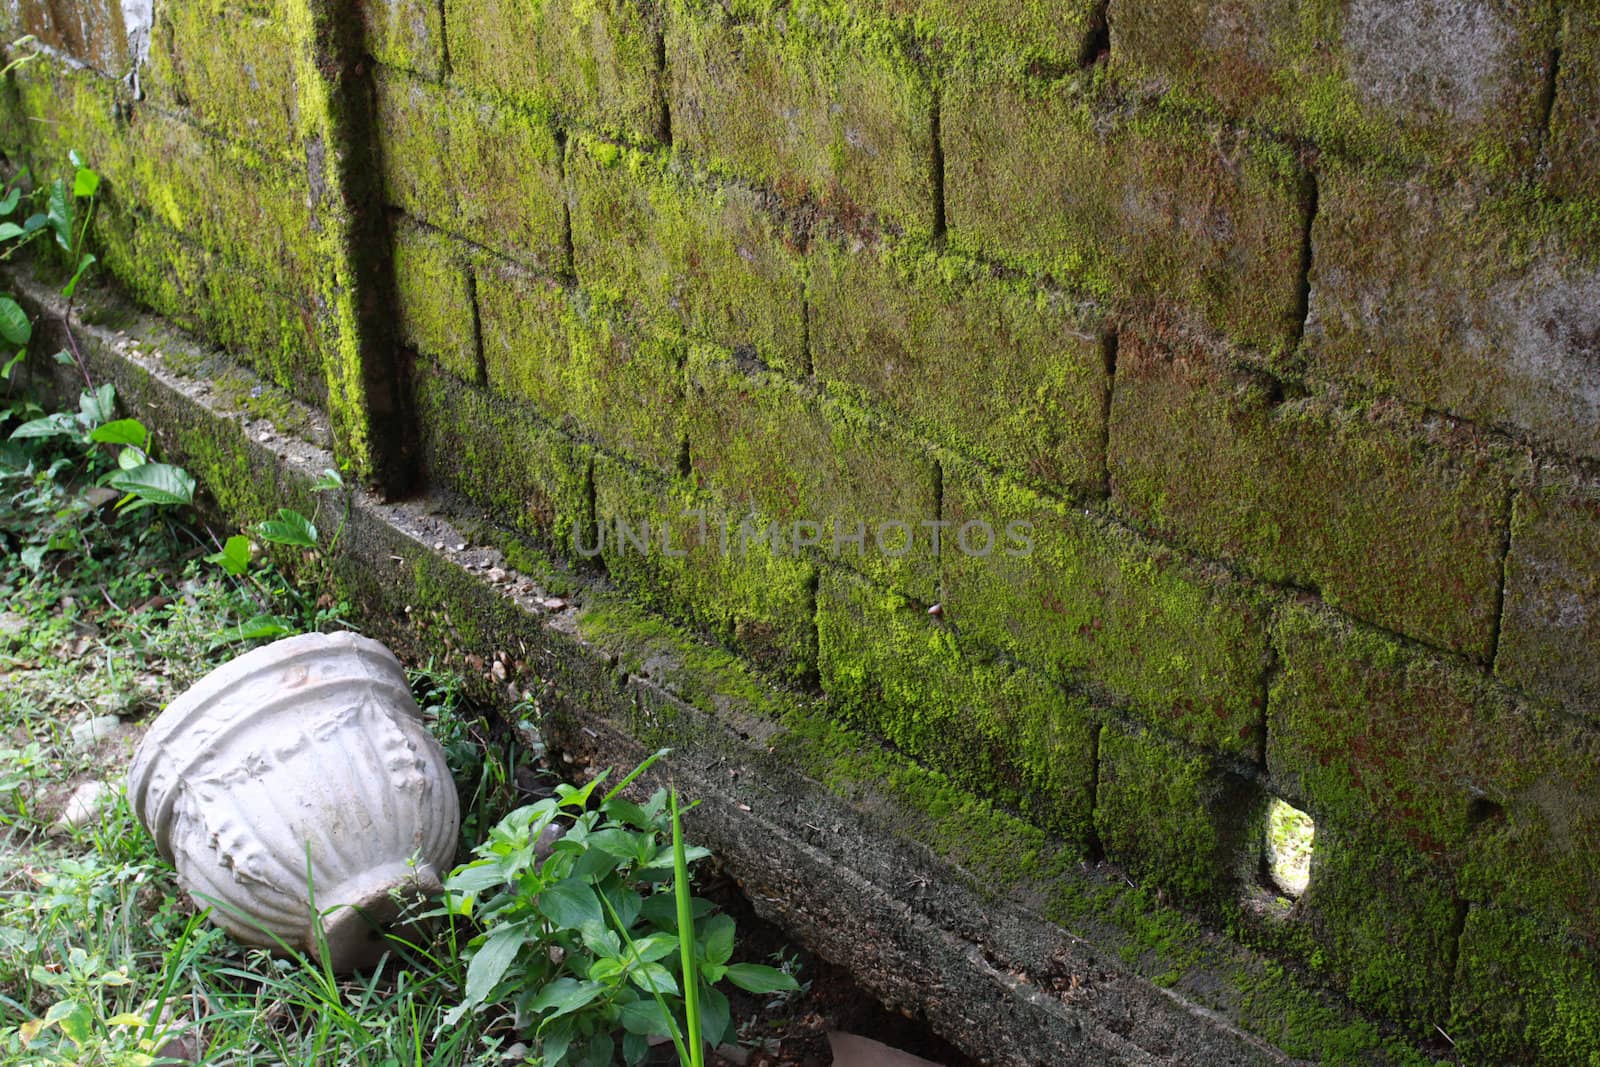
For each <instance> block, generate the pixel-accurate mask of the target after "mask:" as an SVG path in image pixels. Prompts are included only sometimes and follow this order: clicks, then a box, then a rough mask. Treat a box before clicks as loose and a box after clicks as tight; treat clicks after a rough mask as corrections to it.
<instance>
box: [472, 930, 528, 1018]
mask: <svg viewBox="0 0 1600 1067" xmlns="http://www.w3.org/2000/svg"><path fill="white" fill-rule="evenodd" d="M521 949H522V928H521V927H519V926H502V927H500V928H499V929H498V930H496V931H495V932H494V933H492V934H490V935H489V939H488V940H487V941H485V942H484V943H483V944H482V945H481V946H480V947H479V948H478V951H477V952H476V953H474V954H473V957H472V962H471V963H469V964H467V1003H468V1004H474V1005H476V1004H482V1003H484V1002H485V1001H486V1000H488V999H489V995H490V994H491V993H493V992H494V988H495V986H497V985H499V984H500V979H502V978H504V977H505V974H506V971H508V970H510V968H511V964H512V962H513V961H514V960H516V958H517V953H518V952H519V951H521Z"/></svg>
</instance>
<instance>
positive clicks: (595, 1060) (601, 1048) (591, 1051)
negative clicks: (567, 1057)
mask: <svg viewBox="0 0 1600 1067" xmlns="http://www.w3.org/2000/svg"><path fill="white" fill-rule="evenodd" d="M616 1055H617V1043H616V1042H615V1041H613V1040H612V1039H611V1035H610V1034H608V1033H606V1032H605V1031H604V1030H600V1031H597V1032H596V1033H595V1035H594V1036H593V1037H591V1038H590V1039H589V1044H588V1045H587V1047H585V1048H584V1050H583V1058H582V1059H580V1060H579V1061H578V1062H579V1063H580V1064H581V1065H582V1067H611V1064H612V1061H613V1060H614V1059H615V1058H616Z"/></svg>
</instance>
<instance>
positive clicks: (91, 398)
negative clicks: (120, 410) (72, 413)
mask: <svg viewBox="0 0 1600 1067" xmlns="http://www.w3.org/2000/svg"><path fill="white" fill-rule="evenodd" d="M116 413H117V387H116V386H114V385H112V384H111V383H110V382H107V383H106V384H104V385H102V386H100V387H99V388H98V389H95V390H93V391H91V390H88V389H85V390H84V391H83V392H82V393H80V394H79V395H78V421H79V422H81V423H83V425H84V427H85V428H86V429H93V428H94V427H96V426H99V425H100V424H101V423H105V422H110V421H111V417H112V416H113V415H115V414H116Z"/></svg>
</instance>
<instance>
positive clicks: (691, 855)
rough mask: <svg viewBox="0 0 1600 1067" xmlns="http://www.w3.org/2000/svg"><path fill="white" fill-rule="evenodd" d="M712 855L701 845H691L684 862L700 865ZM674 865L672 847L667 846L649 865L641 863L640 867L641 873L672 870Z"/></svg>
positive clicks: (684, 854)
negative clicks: (699, 863) (701, 861)
mask: <svg viewBox="0 0 1600 1067" xmlns="http://www.w3.org/2000/svg"><path fill="white" fill-rule="evenodd" d="M710 855H711V850H710V849H709V848H701V847H700V846H699V845H689V846H688V847H686V848H685V849H684V850H683V860H684V862H685V863H698V862H699V861H700V860H703V859H706V858H707V857H709V856H710ZM672 865H673V854H672V846H671V845H666V846H664V847H662V848H661V850H660V851H658V852H657V853H656V854H655V856H653V857H652V858H651V860H650V862H649V863H641V864H640V865H639V869H640V870H641V871H648V870H663V869H665V870H671V869H672Z"/></svg>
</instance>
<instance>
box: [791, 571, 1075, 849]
mask: <svg viewBox="0 0 1600 1067" xmlns="http://www.w3.org/2000/svg"><path fill="white" fill-rule="evenodd" d="M817 629H818V636H817V640H818V647H819V655H820V666H821V675H822V688H823V691H824V692H826V693H827V694H828V695H829V696H831V697H833V698H834V700H835V701H837V702H838V704H839V706H840V707H841V708H843V709H845V711H846V713H847V714H848V716H849V718H850V720H851V721H853V722H856V723H859V724H860V726H861V727H862V728H863V729H865V730H867V731H869V732H871V733H874V734H876V735H878V736H880V737H883V738H884V739H886V740H887V741H889V742H890V743H891V744H893V745H894V746H895V747H896V748H897V749H899V750H900V751H902V752H904V753H906V754H907V755H909V756H912V757H913V758H915V759H918V760H921V761H923V762H925V763H927V764H928V765H930V766H932V767H935V768H938V769H940V770H942V771H945V772H946V773H948V774H949V775H950V776H951V778H952V779H953V780H955V781H957V782H960V783H961V784H962V785H963V786H964V787H965V788H967V789H969V790H971V791H972V792H973V793H975V794H977V795H979V796H987V797H991V798H993V799H995V800H997V801H999V802H1000V803H1002V804H1005V805H1006V806H1008V807H1010V808H1012V809H1014V810H1017V811H1019V812H1022V813H1023V814H1024V815H1025V816H1027V817H1028V818H1029V819H1030V820H1031V821H1034V822H1036V823H1037V824H1039V825H1040V826H1042V827H1044V828H1045V829H1047V830H1049V831H1051V832H1052V833H1054V834H1057V835H1059V836H1060V837H1061V838H1062V840H1064V841H1066V842H1069V843H1076V844H1078V845H1079V846H1080V847H1083V848H1085V849H1086V848H1087V846H1088V842H1089V839H1090V833H1091V830H1090V817H1089V813H1090V810H1091V808H1092V806H1093V801H1094V743H1095V734H1096V731H1097V730H1098V725H1097V722H1096V716H1095V713H1094V710H1093V709H1092V708H1091V707H1090V706H1089V704H1088V702H1087V701H1085V700H1084V699H1083V698H1081V697H1076V696H1071V695H1069V694H1067V693H1066V692H1064V691H1063V690H1061V689H1060V688H1059V687H1057V686H1055V685H1052V684H1051V683H1050V682H1049V681H1047V680H1046V679H1045V678H1043V677H1042V676H1040V675H1038V674H1036V673H1034V672H1032V671H1029V670H1027V669H1025V668H1019V667H1016V666H1014V665H1011V664H1007V663H1004V662H1002V661H1000V660H999V659H998V657H996V656H994V655H993V654H992V653H989V654H985V653H983V652H982V651H981V650H979V651H976V652H975V651H972V650H968V649H966V648H963V647H962V642H961V641H960V639H959V637H958V636H957V634H956V632H955V631H954V630H953V629H951V628H950V627H947V626H944V625H942V624H940V623H939V622H937V621H936V620H935V619H933V618H932V617H930V616H929V615H928V613H927V611H926V610H925V609H924V608H922V607H920V606H918V605H915V604H912V603H909V602H908V601H906V600H905V598H903V597H900V596H897V595H896V594H893V593H890V592H887V591H885V590H882V589H880V588H878V587H876V586H874V585H872V584H870V583H868V582H866V581H863V580H861V579H858V578H855V577H852V576H850V575H849V574H847V573H846V572H843V571H840V570H837V569H834V568H829V569H827V570H825V571H824V572H823V575H822V583H821V586H820V587H819V588H818V591H817Z"/></svg>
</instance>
